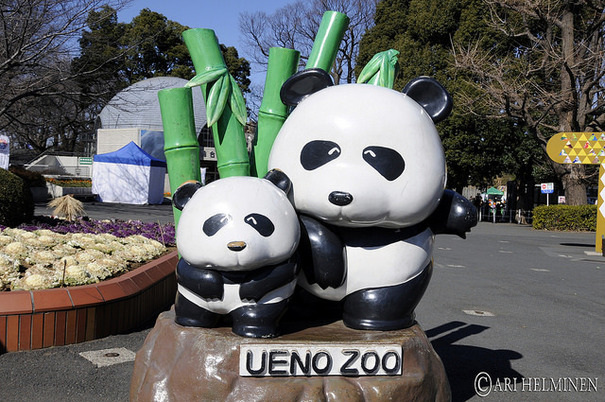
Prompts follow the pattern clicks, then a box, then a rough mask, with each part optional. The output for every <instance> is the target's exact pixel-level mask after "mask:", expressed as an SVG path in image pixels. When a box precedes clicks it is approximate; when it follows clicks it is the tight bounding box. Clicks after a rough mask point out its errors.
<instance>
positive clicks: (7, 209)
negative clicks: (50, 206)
mask: <svg viewBox="0 0 605 402" xmlns="http://www.w3.org/2000/svg"><path fill="white" fill-rule="evenodd" d="M33 216H34V200H33V197H32V193H31V191H30V190H29V187H28V185H27V184H26V183H25V181H24V180H23V179H21V178H20V177H18V176H16V175H14V174H12V173H11V172H9V171H8V170H4V169H0V225H4V226H10V227H15V226H17V225H19V224H20V223H23V222H29V221H31V219H32V217H33Z"/></svg>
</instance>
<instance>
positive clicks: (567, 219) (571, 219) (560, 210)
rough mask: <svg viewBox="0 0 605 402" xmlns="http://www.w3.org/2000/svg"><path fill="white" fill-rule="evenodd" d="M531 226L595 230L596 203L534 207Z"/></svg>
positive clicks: (551, 228)
mask: <svg viewBox="0 0 605 402" xmlns="http://www.w3.org/2000/svg"><path fill="white" fill-rule="evenodd" d="M533 228H534V229H546V230H574V231H592V232H594V231H596V230H597V206H596V205H550V206H546V205H541V206H539V207H536V208H534V213H533Z"/></svg>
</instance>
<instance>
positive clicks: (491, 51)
mask: <svg viewBox="0 0 605 402" xmlns="http://www.w3.org/2000/svg"><path fill="white" fill-rule="evenodd" d="M484 3H485V5H486V6H487V10H488V11H489V14H488V17H487V18H488V23H489V24H490V26H491V27H492V28H493V29H495V30H496V32H499V33H501V34H502V37H503V38H504V40H505V41H508V43H509V44H512V45H511V46H510V51H509V52H508V53H505V54H503V53H501V52H499V51H498V48H499V45H498V44H494V46H492V47H487V46H485V43H486V39H485V38H478V39H477V40H476V41H475V42H474V43H471V44H467V45H464V46H462V45H460V46H455V47H454V53H455V59H456V66H457V67H458V68H460V69H463V70H464V71H466V72H468V73H470V79H469V83H470V84H471V85H472V91H468V92H467V100H468V101H469V104H471V103H476V102H482V103H483V104H484V105H487V106H488V107H489V108H490V109H491V110H492V114H493V115H494V116H502V117H505V116H506V117H512V118H514V119H516V120H517V121H518V122H519V123H520V124H522V125H523V126H524V127H525V128H526V130H527V132H528V133H529V134H531V135H533V136H535V138H536V139H537V140H538V142H539V143H540V145H541V147H542V148H543V149H544V152H546V143H547V142H548V139H549V137H550V136H551V135H552V134H553V133H555V132H558V131H595V130H598V131H602V130H603V129H604V126H605V93H604V90H605V87H604V81H603V79H604V74H605V63H604V62H603V60H605V43H604V35H605V1H603V0H579V1H577V0H561V1H555V0H523V1H519V0H484ZM469 109H471V110H472V109H473V108H472V107H470V108H469ZM552 167H553V169H554V171H555V172H556V173H557V175H558V176H559V177H560V179H561V182H562V184H563V187H564V189H565V195H566V200H567V203H569V204H572V205H579V204H585V203H586V187H585V180H584V179H585V178H586V169H585V167H584V166H582V165H560V164H558V163H555V162H552Z"/></svg>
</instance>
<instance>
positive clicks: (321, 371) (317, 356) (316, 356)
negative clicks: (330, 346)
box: [312, 352, 332, 374]
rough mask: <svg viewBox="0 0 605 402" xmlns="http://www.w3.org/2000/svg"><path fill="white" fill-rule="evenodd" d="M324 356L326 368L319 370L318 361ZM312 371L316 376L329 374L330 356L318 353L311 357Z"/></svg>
mask: <svg viewBox="0 0 605 402" xmlns="http://www.w3.org/2000/svg"><path fill="white" fill-rule="evenodd" d="M322 356H325V357H326V366H325V367H324V368H319V366H318V363H319V359H320V358H321V357H322ZM312 363H313V370H314V371H315V372H316V373H317V374H326V373H329V372H330V369H331V368H332V356H330V355H329V354H328V352H318V353H317V354H316V355H315V356H313V360H312Z"/></svg>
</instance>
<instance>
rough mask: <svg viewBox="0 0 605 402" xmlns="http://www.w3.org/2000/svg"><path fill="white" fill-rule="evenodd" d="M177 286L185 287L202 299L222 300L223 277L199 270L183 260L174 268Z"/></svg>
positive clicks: (215, 273)
mask: <svg viewBox="0 0 605 402" xmlns="http://www.w3.org/2000/svg"><path fill="white" fill-rule="evenodd" d="M176 279H177V282H178V283H179V285H181V286H184V287H186V288H187V289H189V290H190V291H192V292H194V293H195V294H197V295H198V296H200V297H201V298H202V299H206V300H221V299H222V298H223V293H224V289H223V285H224V281H223V277H222V276H221V274H220V273H219V272H217V271H212V270H210V269H200V268H196V267H194V266H191V265H189V263H188V262H187V261H185V260H184V259H183V258H181V259H180V260H179V263H178V265H177V267H176Z"/></svg>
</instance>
